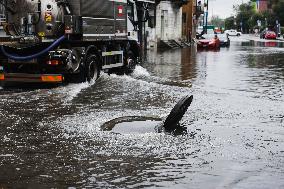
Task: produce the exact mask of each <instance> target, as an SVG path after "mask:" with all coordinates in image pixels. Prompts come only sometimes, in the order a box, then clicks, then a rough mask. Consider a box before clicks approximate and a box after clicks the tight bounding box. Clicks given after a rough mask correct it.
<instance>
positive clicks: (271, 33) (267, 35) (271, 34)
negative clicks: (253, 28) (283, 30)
mask: <svg viewBox="0 0 284 189" xmlns="http://www.w3.org/2000/svg"><path fill="white" fill-rule="evenodd" d="M276 38H277V35H276V33H275V32H274V31H266V32H265V35H264V39H276Z"/></svg>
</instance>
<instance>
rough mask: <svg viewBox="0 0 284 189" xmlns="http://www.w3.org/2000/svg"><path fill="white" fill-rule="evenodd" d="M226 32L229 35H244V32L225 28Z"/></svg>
mask: <svg viewBox="0 0 284 189" xmlns="http://www.w3.org/2000/svg"><path fill="white" fill-rule="evenodd" d="M224 33H225V34H227V35H229V36H241V35H242V33H241V32H238V31H237V30H225V32H224Z"/></svg>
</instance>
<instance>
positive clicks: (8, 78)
mask: <svg viewBox="0 0 284 189" xmlns="http://www.w3.org/2000/svg"><path fill="white" fill-rule="evenodd" d="M0 81H2V82H5V83H6V82H8V83H9V82H19V83H62V82H63V81H64V77H63V75H61V74H24V73H0Z"/></svg>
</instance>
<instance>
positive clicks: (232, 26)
mask: <svg viewBox="0 0 284 189" xmlns="http://www.w3.org/2000/svg"><path fill="white" fill-rule="evenodd" d="M234 22H235V19H234V17H233V16H231V17H229V18H226V19H225V29H226V30H229V29H236V28H235V27H236V26H235V23H234Z"/></svg>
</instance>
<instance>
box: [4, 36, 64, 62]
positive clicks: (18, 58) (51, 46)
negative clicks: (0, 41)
mask: <svg viewBox="0 0 284 189" xmlns="http://www.w3.org/2000/svg"><path fill="white" fill-rule="evenodd" d="M65 39H66V37H65V36H64V35H63V36H61V37H60V38H59V39H57V40H56V41H55V42H53V43H52V44H51V45H50V46H49V47H47V48H46V49H44V50H42V51H40V52H38V53H36V54H33V55H28V56H17V55H13V54H10V53H8V52H7V51H6V50H5V48H4V46H3V45H2V46H1V51H2V53H3V54H4V55H5V56H6V57H8V58H10V59H12V60H17V61H27V60H31V59H34V58H38V57H40V56H42V55H44V54H46V53H47V52H48V51H50V50H52V49H54V48H55V47H56V46H58V45H59V44H60V43H61V42H62V41H64V40H65Z"/></svg>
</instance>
